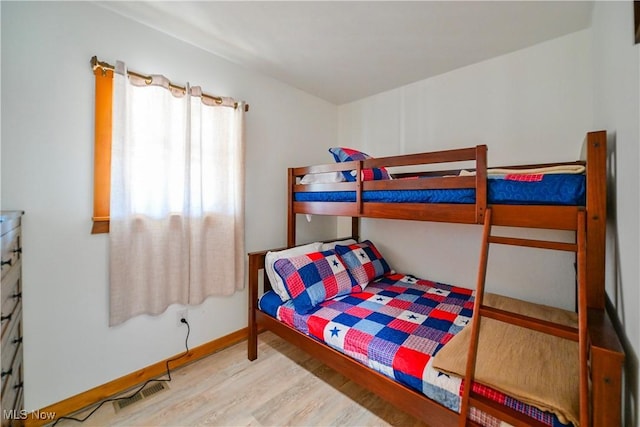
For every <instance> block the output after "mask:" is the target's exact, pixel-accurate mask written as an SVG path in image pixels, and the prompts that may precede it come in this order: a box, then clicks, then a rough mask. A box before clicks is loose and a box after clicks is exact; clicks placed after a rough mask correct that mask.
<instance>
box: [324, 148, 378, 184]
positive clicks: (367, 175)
mask: <svg viewBox="0 0 640 427" xmlns="http://www.w3.org/2000/svg"><path fill="white" fill-rule="evenodd" d="M329 152H330V153H331V154H332V155H333V158H334V160H335V161H336V163H343V162H351V161H354V160H366V159H371V158H372V157H371V156H370V155H368V154H366V153H363V152H362V151H358V150H354V149H353V148H346V147H333V148H329ZM342 174H343V175H344V178H345V179H346V180H347V181H349V182H353V181H356V176H355V175H356V171H355V170H352V171H342ZM380 179H391V176H390V175H389V172H387V170H386V169H385V168H369V169H362V181H375V180H380Z"/></svg>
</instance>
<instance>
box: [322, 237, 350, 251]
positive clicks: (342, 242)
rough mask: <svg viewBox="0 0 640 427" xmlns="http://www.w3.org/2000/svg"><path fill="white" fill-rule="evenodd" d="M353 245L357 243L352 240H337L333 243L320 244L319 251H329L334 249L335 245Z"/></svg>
mask: <svg viewBox="0 0 640 427" xmlns="http://www.w3.org/2000/svg"><path fill="white" fill-rule="evenodd" d="M354 243H358V242H356V241H355V240H354V239H347V240H337V241H335V242H329V243H323V244H322V249H320V250H321V251H322V252H324V251H330V250H331V249H335V248H336V245H340V246H349V245H353V244H354Z"/></svg>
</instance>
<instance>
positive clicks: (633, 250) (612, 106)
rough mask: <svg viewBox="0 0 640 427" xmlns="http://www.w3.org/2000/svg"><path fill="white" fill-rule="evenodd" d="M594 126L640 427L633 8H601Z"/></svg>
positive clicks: (639, 92) (638, 93)
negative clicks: (605, 159)
mask: <svg viewBox="0 0 640 427" xmlns="http://www.w3.org/2000/svg"><path fill="white" fill-rule="evenodd" d="M592 33H593V34H592V35H593V59H594V61H593V68H594V100H595V102H594V123H595V125H596V126H597V127H600V128H604V129H607V130H608V131H609V132H610V133H609V138H608V147H609V151H610V156H609V175H610V176H609V179H610V182H609V185H608V191H609V207H608V215H609V227H608V230H607V283H606V285H607V294H608V295H609V297H610V298H611V300H612V302H613V304H614V306H615V309H616V312H617V314H618V318H619V320H620V323H621V324H622V327H623V329H624V337H623V344H624V346H625V352H626V364H625V371H626V372H625V374H626V375H625V379H626V384H625V392H624V396H625V420H626V424H625V425H628V426H632V425H634V426H635V425H638V423H639V421H640V420H639V417H638V409H639V407H640V396H639V394H640V393H639V391H638V353H639V352H640V313H639V310H638V306H639V305H640V290H639V289H640V288H639V286H638V284H639V283H640V263H639V262H638V260H640V172H639V169H638V164H640V53H639V52H640V44H634V37H633V33H634V31H633V3H632V2H631V1H625V2H596V4H595V8H594V11H593V19H592Z"/></svg>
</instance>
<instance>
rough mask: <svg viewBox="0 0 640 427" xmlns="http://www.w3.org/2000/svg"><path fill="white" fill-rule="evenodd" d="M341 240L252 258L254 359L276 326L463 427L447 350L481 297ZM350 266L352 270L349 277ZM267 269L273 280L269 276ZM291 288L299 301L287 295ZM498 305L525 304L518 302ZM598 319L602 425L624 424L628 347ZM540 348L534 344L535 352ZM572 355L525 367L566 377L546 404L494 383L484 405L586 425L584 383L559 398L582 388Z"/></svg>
mask: <svg viewBox="0 0 640 427" xmlns="http://www.w3.org/2000/svg"><path fill="white" fill-rule="evenodd" d="M340 243H341V244H338V245H337V246H336V245H335V244H333V245H328V246H322V245H321V244H319V243H316V244H311V246H309V245H307V246H303V247H299V248H295V249H293V250H292V251H291V250H289V251H286V252H280V253H278V252H273V251H263V252H255V253H251V254H249V274H250V276H249V345H248V357H249V359H250V360H255V359H256V358H257V334H258V331H259V330H261V329H265V330H270V331H272V332H274V333H276V334H277V335H279V336H281V337H282V338H284V339H286V340H287V341H290V342H291V343H293V344H294V345H297V346H299V347H300V348H302V349H303V350H305V351H307V352H308V353H310V354H311V355H312V356H314V357H316V358H318V359H319V360H321V361H322V362H324V363H325V364H327V365H328V366H330V367H332V368H334V369H335V370H337V371H338V372H340V373H342V374H343V375H345V376H347V377H349V378H351V379H352V380H354V381H355V382H357V383H359V384H360V385H362V386H364V387H365V388H367V389H369V390H371V391H373V392H374V393H376V394H378V395H379V396H380V397H382V398H384V399H386V400H387V401H389V402H390V403H392V404H394V405H396V406H397V407H398V408H399V409H401V410H403V411H405V412H407V413H409V414H411V415H413V416H415V417H416V418H418V419H420V420H422V421H424V422H425V423H426V424H428V425H430V426H434V427H435V426H451V425H455V424H457V423H458V421H459V415H458V412H459V411H460V402H461V397H460V396H461V394H462V390H463V387H464V381H463V379H462V378H461V377H463V376H464V373H463V374H462V375H456V374H455V370H454V371H453V372H450V371H448V370H447V369H450V368H451V364H450V363H448V361H447V360H444V361H443V360H442V357H438V354H439V351H440V350H441V349H442V348H445V344H449V343H451V344H452V345H453V343H454V342H455V341H456V340H454V339H453V338H454V337H460V336H462V334H461V335H457V334H458V332H460V331H462V330H463V329H464V327H465V326H466V325H467V323H469V321H470V319H471V317H472V314H473V304H474V293H473V292H472V291H471V290H468V289H465V288H460V287H456V286H452V285H447V284H441V283H434V282H431V281H428V280H423V279H418V278H416V277H413V276H411V275H405V274H399V273H395V272H393V271H392V270H391V268H390V267H389V265H388V264H387V263H386V262H385V261H384V258H383V257H382V255H381V254H380V253H379V251H377V249H376V248H375V246H374V245H373V244H372V243H371V242H363V243H360V244H358V243H355V241H349V242H340ZM362 250H364V251H366V252H367V255H368V256H367V262H366V263H362V262H360V261H358V260H357V253H358V252H360V251H362ZM310 254H311V255H310ZM336 254H339V256H336ZM274 269H277V273H278V274H277V275H275V272H274ZM346 269H348V270H349V271H350V273H351V274H349V275H346V276H345V275H342V276H341V273H342V272H343V270H346ZM265 270H267V271H268V273H270V274H263V273H262V272H263V271H265ZM269 276H271V278H272V279H273V280H270V279H269ZM347 276H348V277H351V279H348V278H347ZM261 277H262V280H260V279H261ZM283 278H284V279H283ZM283 280H284V281H285V282H286V283H283ZM260 282H262V283H263V284H264V286H263V293H260V292H259V283H260ZM301 282H306V283H301ZM307 285H311V286H307ZM283 286H285V287H287V289H286V290H284V289H283V288H282V287H283ZM272 288H273V289H272ZM285 292H288V295H289V296H293V298H292V299H289V298H287V297H286V296H285V297H284V298H282V297H281V295H286V294H285ZM283 299H288V300H287V301H285V302H283ZM494 301H495V302H494V303H495V304H507V303H508V304H512V303H514V302H515V303H517V304H519V302H516V301H515V300H510V299H509V300H506V299H497V300H494ZM526 309H533V310H534V311H535V310H540V309H541V310H542V311H545V314H547V315H548V312H547V309H546V308H544V307H542V308H541V307H540V306H535V305H531V304H527V306H526ZM554 314H555V315H556V316H560V317H562V318H564V321H565V322H566V323H567V325H568V326H575V322H576V318H577V317H576V316H575V314H574V313H568V312H563V311H562V310H555V311H554ZM530 315H532V316H535V315H536V314H535V313H531V314H530ZM589 315H590V316H589V328H590V340H591V382H592V390H593V391H592V396H593V399H592V402H591V408H592V420H593V425H607V426H610V425H619V424H620V387H621V364H622V359H621V356H620V355H621V352H620V351H619V348H620V347H619V343H618V342H617V338H615V339H613V338H612V337H615V333H613V330H612V326H611V323H610V321H609V319H608V318H607V316H606V314H605V313H604V312H603V311H602V310H592V311H590V312H589ZM522 339H524V340H525V342H528V341H527V340H530V338H528V337H524V338H522ZM458 341H459V340H458ZM565 341H566V340H565ZM456 345H460V344H459V343H457V344H456ZM463 346H464V344H463ZM515 347H516V351H517V348H520V349H521V348H522V347H523V346H522V344H517V343H516V344H515ZM534 347H535V346H533V345H532V344H531V345H528V346H527V349H533V348H534ZM573 347H575V351H576V354H577V344H576V343H573V342H570V343H568V344H566V345H565V346H564V348H565V349H568V350H567V351H573ZM446 348H447V349H449V348H451V346H449V347H446ZM564 351H565V350H561V351H557V352H555V354H556V355H559V356H560V357H557V358H555V359H556V362H555V363H556V364H555V365H554V364H553V363H551V362H549V360H551V359H552V358H551V357H550V356H552V355H553V354H554V352H551V353H549V352H547V353H545V358H544V359H545V360H544V361H543V360H542V359H541V358H538V360H536V358H535V357H534V358H531V357H529V359H528V361H527V362H526V363H527V364H538V365H539V366H536V367H533V366H532V367H531V370H532V372H536V370H537V371H539V370H540V369H547V368H548V367H549V366H552V367H551V368H550V369H551V371H554V370H555V371H556V372H562V373H563V375H562V376H560V375H556V378H555V379H554V380H555V383H556V386H555V388H551V392H550V393H549V394H548V395H547V396H545V399H546V400H544V401H542V402H541V401H540V400H539V398H538V397H536V398H537V399H538V400H535V399H533V400H531V398H530V396H529V397H527V396H526V393H524V394H525V396H523V395H522V393H520V394H518V392H519V391H520V392H522V391H523V390H519V391H518V390H516V391H515V393H516V394H515V396H513V395H511V394H509V393H514V391H513V388H512V386H511V385H507V386H505V385H504V384H498V386H496V387H487V386H486V385H483V384H480V383H479V382H478V383H474V385H473V391H474V392H476V393H477V394H479V395H480V396H481V398H480V400H481V401H482V405H481V406H483V407H484V408H491V407H495V406H496V405H500V406H501V407H502V409H501V412H503V414H504V413H506V416H503V417H502V420H503V421H506V422H507V423H508V424H512V425H536V426H542V425H551V426H560V425H566V423H567V422H570V421H573V422H574V425H577V422H576V420H577V419H578V416H577V415H576V414H577V412H578V411H579V402H578V401H577V394H575V393H573V391H576V390H577V386H576V390H574V389H573V387H572V386H569V387H568V389H569V395H570V396H568V397H567V398H566V399H564V400H563V398H561V397H560V393H559V392H558V390H559V389H561V388H563V385H566V384H576V383H575V381H576V379H577V376H578V374H577V369H578V366H577V363H573V364H570V365H569V366H564V365H563V363H564V362H566V360H567V359H572V360H577V357H576V358H566V357H562V356H563V352H564ZM444 353H445V352H441V353H440V354H444ZM528 353H530V354H534V352H533V351H530V352H528ZM514 357H515V356H514ZM509 358H511V357H507V358H506V359H509ZM514 362H515V363H516V365H517V364H518V363H522V362H521V361H520V362H519V361H514ZM438 365H441V366H438ZM436 367H439V369H436ZM463 369H464V366H463ZM523 369H524V368H523ZM463 372H464V371H463ZM535 376H536V375H535V374H534V375H530V376H529V377H530V379H531V377H535ZM533 379H536V378H533ZM537 380H540V378H537ZM548 380H549V378H544V379H542V381H545V382H546V381H548ZM520 387H521V388H522V385H521V386H520ZM524 388H525V390H524V391H525V392H526V391H527V390H526V389H527V388H532V387H531V384H526V385H525V386H524ZM565 388H567V387H565ZM549 400H551V402H549ZM534 402H535V405H534V404H532V403H534ZM567 402H568V403H567ZM504 406H506V407H507V408H508V409H504ZM539 408H546V409H548V410H547V411H544V410H541V409H539ZM489 412H490V411H489ZM470 419H471V420H472V421H471V422H472V424H473V423H474V424H476V425H482V426H499V425H502V424H500V421H499V420H497V419H496V418H494V417H492V416H490V415H488V414H487V413H485V412H483V411H480V410H479V409H475V408H473V409H472V410H471V411H470Z"/></svg>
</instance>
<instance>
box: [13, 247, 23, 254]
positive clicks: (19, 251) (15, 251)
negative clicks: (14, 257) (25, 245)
mask: <svg viewBox="0 0 640 427" xmlns="http://www.w3.org/2000/svg"><path fill="white" fill-rule="evenodd" d="M12 252H13V253H14V254H21V253H22V248H15V249H14V250H13V251H12Z"/></svg>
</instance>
